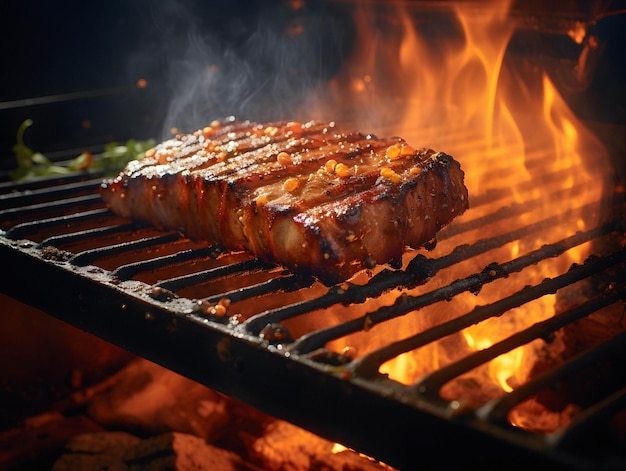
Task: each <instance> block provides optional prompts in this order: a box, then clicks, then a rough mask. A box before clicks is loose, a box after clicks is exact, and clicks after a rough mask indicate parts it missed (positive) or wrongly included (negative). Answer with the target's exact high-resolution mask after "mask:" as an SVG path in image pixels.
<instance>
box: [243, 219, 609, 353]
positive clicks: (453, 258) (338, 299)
mask: <svg viewBox="0 0 626 471" xmlns="http://www.w3.org/2000/svg"><path fill="white" fill-rule="evenodd" d="M567 213H569V211H567V212H566V214H567ZM561 217H563V216H562V215H561V216H554V217H552V218H548V219H546V220H544V221H540V222H537V223H535V224H531V225H528V226H523V227H522V228H519V229H517V230H515V231H511V232H509V233H507V234H504V235H501V236H499V237H495V238H488V239H481V240H480V241H478V242H477V243H476V244H473V245H471V246H467V245H464V246H458V247H457V248H455V249H454V250H453V251H452V252H451V253H450V254H449V255H446V256H444V257H441V258H439V259H428V258H426V257H424V256H423V255H421V254H418V255H417V256H416V257H415V258H414V259H413V260H412V261H411V262H409V265H408V267H407V269H406V270H405V271H402V270H399V271H391V270H384V271H382V272H381V273H379V274H378V275H376V276H375V277H374V278H372V280H371V281H370V283H368V284H367V285H365V286H350V287H348V288H347V289H343V288H337V289H334V290H329V292H327V293H326V294H325V295H323V296H321V297H319V298H316V299H314V300H311V301H303V302H300V303H297V304H292V305H289V306H286V307H284V308H281V309H275V310H271V311H265V312H262V313H260V314H257V315H255V316H252V317H250V318H249V319H248V320H247V321H246V322H244V323H243V324H242V326H243V327H244V328H246V329H247V330H248V332H250V333H252V334H254V335H258V333H259V332H260V331H261V329H263V328H264V327H265V326H266V325H267V324H270V323H278V322H281V321H283V320H285V319H288V318H291V317H295V316H297V315H299V314H303V313H305V312H309V311H312V310H315V309H322V308H326V307H329V306H331V305H333V304H338V303H344V304H347V303H350V304H354V303H358V302H364V301H365V299H367V297H376V296H378V295H380V294H381V293H383V292H384V291H386V290H388V289H391V288H394V287H399V286H409V287H412V286H416V285H417V284H419V283H420V282H423V281H425V280H427V279H428V278H430V277H432V276H434V275H435V274H436V273H437V272H438V271H439V270H441V269H442V268H445V267H448V266H451V265H454V264H456V263H458V262H460V261H462V260H466V259H468V258H470V257H473V256H476V255H478V254H480V253H484V252H487V251H489V250H491V249H494V248H497V247H500V246H502V245H503V244H505V243H507V242H510V241H513V240H517V239H519V238H521V237H523V236H525V235H529V234H532V233H533V232H537V231H539V230H541V229H542V228H543V227H547V226H546V224H548V223H550V224H553V223H555V222H556V221H558V220H559V219H560V218H561ZM615 224H616V222H614V223H612V224H606V225H604V226H601V227H600V228H596V229H593V230H590V231H587V232H586V233H579V234H577V235H574V236H572V237H570V238H568V239H566V240H565V241H562V242H561V243H558V244H552V245H551V246H544V247H542V248H541V249H538V250H536V251H534V252H531V253H530V254H528V255H526V256H524V257H519V258H518V259H516V260H517V262H516V261H515V260H514V261H511V262H507V264H504V265H502V266H500V267H498V266H489V267H487V268H486V269H485V270H484V271H483V272H482V273H479V274H475V275H472V276H471V277H468V278H466V279H464V280H458V281H456V282H455V283H453V284H451V285H448V286H447V287H445V288H441V289H440V290H437V291H434V292H433V293H430V294H429V296H430V299H429V298H426V297H424V296H426V295H424V296H421V297H418V298H416V299H414V300H413V301H411V302H409V301H408V299H409V298H407V297H401V298H399V300H398V301H397V302H396V304H394V305H393V306H390V307H388V308H381V309H380V310H379V311H378V312H379V313H381V314H380V315H376V316H375V317H374V316H370V318H369V320H366V318H364V317H361V318H358V319H355V320H352V321H349V322H347V323H343V324H339V325H337V326H335V327H331V328H329V329H326V330H320V331H317V332H313V333H309V334H306V335H305V336H302V337H301V338H300V339H299V340H298V341H297V342H296V344H294V345H292V347H293V348H294V349H295V350H296V351H299V352H309V351H312V350H314V349H316V348H319V347H321V345H323V344H325V343H326V341H327V340H329V339H331V338H336V337H340V336H343V335H347V334H349V333H354V332H357V331H359V330H361V329H362V328H363V326H364V325H365V322H368V323H369V322H372V324H371V325H373V324H375V323H377V322H381V321H383V320H388V319H391V318H393V317H397V316H399V315H402V314H404V313H405V312H407V311H409V310H413V309H417V308H419V307H422V306H424V305H426V304H431V303H433V302H436V301H439V300H442V299H450V298H451V297H453V296H455V295H456V294H458V293H460V292H464V291H477V290H479V289H480V288H481V287H482V286H483V284H485V283H488V282H491V281H494V280H495V279H497V278H501V277H503V276H508V274H509V273H513V272H514V271H519V270H521V269H522V268H525V267H526V266H529V265H532V264H534V263H536V262H538V261H541V260H542V259H544V258H548V257H550V256H556V255H560V254H561V253H563V252H564V251H565V250H566V247H567V245H564V244H568V243H570V244H571V243H573V244H575V245H579V244H581V243H583V242H586V241H588V240H591V239H592V238H593V237H597V236H599V235H602V234H606V233H608V232H611V231H612V230H614V227H615ZM575 245H573V246H575ZM567 248H571V247H567ZM551 254H554V255H551ZM514 262H515V264H514ZM516 265H517V267H516ZM491 270H494V271H495V272H496V276H493V275H491V274H489V272H490V271H491ZM317 335H320V337H319V339H316V338H315V336H317Z"/></svg>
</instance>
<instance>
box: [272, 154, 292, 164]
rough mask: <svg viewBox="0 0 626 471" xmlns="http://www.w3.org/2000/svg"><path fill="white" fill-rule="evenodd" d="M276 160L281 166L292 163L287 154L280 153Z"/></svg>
mask: <svg viewBox="0 0 626 471" xmlns="http://www.w3.org/2000/svg"><path fill="white" fill-rule="evenodd" d="M276 160H277V161H278V163H279V164H281V165H289V164H292V163H293V160H292V159H291V155H289V154H288V153H287V152H281V153H279V154H278V155H277V156H276Z"/></svg>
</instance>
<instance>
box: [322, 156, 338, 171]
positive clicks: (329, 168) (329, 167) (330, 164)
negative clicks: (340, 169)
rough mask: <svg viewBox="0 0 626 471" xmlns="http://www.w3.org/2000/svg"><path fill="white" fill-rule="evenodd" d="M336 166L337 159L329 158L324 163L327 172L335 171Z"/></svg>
mask: <svg viewBox="0 0 626 471" xmlns="http://www.w3.org/2000/svg"><path fill="white" fill-rule="evenodd" d="M336 166H337V161H336V160H333V159H330V160H329V161H328V162H326V164H325V165H324V168H325V169H326V171H327V172H329V173H333V172H334V171H335V167H336Z"/></svg>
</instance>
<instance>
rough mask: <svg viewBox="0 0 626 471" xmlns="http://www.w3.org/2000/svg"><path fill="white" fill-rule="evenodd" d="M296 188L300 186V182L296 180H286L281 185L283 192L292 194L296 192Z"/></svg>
mask: <svg viewBox="0 0 626 471" xmlns="http://www.w3.org/2000/svg"><path fill="white" fill-rule="evenodd" d="M298 186H300V182H299V181H298V179H297V178H288V179H287V180H285V183H283V189H284V190H285V191H288V192H289V193H293V192H294V191H296V189H297V188H298Z"/></svg>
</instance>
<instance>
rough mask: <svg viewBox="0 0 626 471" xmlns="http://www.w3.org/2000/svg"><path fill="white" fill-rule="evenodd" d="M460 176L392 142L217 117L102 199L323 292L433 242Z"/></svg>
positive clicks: (136, 164)
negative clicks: (273, 265) (319, 284)
mask: <svg viewBox="0 0 626 471" xmlns="http://www.w3.org/2000/svg"><path fill="white" fill-rule="evenodd" d="M463 177H464V174H463V171H462V170H461V167H460V165H459V163H458V162H457V161H456V160H454V159H453V158H452V157H451V156H449V155H446V154H444V153H442V152H435V151H433V150H431V149H425V148H423V149H415V148H413V147H411V146H410V145H408V144H407V143H406V142H405V141H404V140H403V139H401V138H397V137H395V138H386V139H381V138H377V137H376V136H373V135H364V134H361V133H360V132H354V131H345V130H341V129H339V128H338V127H337V126H336V125H335V123H333V122H330V123H321V122H316V121H312V122H308V123H305V124H301V123H295V122H278V123H270V124H259V123H255V122H251V121H235V120H233V119H228V120H225V121H222V122H213V123H211V125H210V126H208V127H205V128H203V129H200V130H198V131H196V132H194V133H192V134H181V135H177V136H176V137H175V138H172V139H170V140H167V141H165V142H163V143H161V144H159V145H157V146H156V147H155V148H154V149H152V150H150V151H148V152H146V156H145V158H144V159H142V160H136V161H133V162H130V163H129V164H128V165H127V166H126V168H125V169H124V171H123V172H122V173H120V175H119V176H117V177H116V178H115V179H113V180H109V181H105V182H103V184H102V186H101V194H102V197H103V199H104V200H105V201H106V203H107V204H108V205H109V207H110V208H111V209H112V210H113V211H114V212H115V213H117V214H119V215H121V216H124V217H128V218H133V219H138V220H143V221H148V222H151V223H152V224H154V225H155V226H157V227H160V228H164V229H175V230H180V231H181V232H183V233H185V234H186V235H187V236H188V237H191V238H194V239H200V240H205V241H208V242H212V243H220V244H222V245H223V246H224V247H225V248H226V249H228V250H233V251H237V250H247V251H249V252H251V253H252V254H254V255H255V256H257V257H258V258H259V259H261V260H265V261H271V262H277V263H280V264H282V265H284V266H286V267H289V268H290V269H292V270H294V271H300V272H303V273H307V274H311V275H314V276H316V277H317V278H318V279H320V280H321V281H323V282H324V283H326V284H331V283H337V282H340V281H343V280H346V279H347V278H349V277H350V276H352V275H353V274H355V273H356V272H358V271H360V270H362V269H364V268H367V267H371V266H372V264H385V263H391V264H397V263H398V262H399V261H400V260H401V257H402V254H403V253H404V251H405V250H406V248H407V247H412V248H418V247H421V246H423V245H424V244H426V243H427V242H428V241H430V240H432V239H433V238H434V237H435V235H436V233H437V231H439V230H440V229H441V228H442V227H443V226H444V225H446V224H448V223H449V222H450V221H451V220H452V219H453V218H454V217H456V216H458V215H460V214H462V213H463V212H464V211H465V210H466V209H467V208H468V195H467V189H466V187H465V186H464V183H463Z"/></svg>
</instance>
